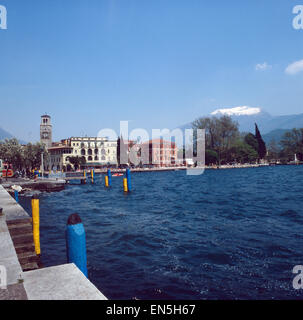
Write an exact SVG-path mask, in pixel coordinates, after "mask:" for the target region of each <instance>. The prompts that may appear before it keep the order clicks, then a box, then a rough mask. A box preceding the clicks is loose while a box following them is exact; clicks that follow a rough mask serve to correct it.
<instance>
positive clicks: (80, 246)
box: [65, 213, 87, 277]
mask: <svg viewBox="0 0 303 320" xmlns="http://www.w3.org/2000/svg"><path fill="white" fill-rule="evenodd" d="M65 237H66V253H67V261H68V263H74V264H75V265H76V266H77V267H78V268H79V269H80V270H81V271H82V273H83V274H84V275H85V276H86V277H87V259H86V239H85V230H84V226H83V224H82V221H81V218H80V217H79V215H78V214H77V213H74V214H71V215H70V216H69V217H68V220H67V226H66V232H65Z"/></svg>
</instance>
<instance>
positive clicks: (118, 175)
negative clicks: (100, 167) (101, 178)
mask: <svg viewBox="0 0 303 320" xmlns="http://www.w3.org/2000/svg"><path fill="white" fill-rule="evenodd" d="M112 176H113V177H122V176H123V173H113V174H112Z"/></svg>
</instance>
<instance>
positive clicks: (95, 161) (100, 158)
mask: <svg viewBox="0 0 303 320" xmlns="http://www.w3.org/2000/svg"><path fill="white" fill-rule="evenodd" d="M48 153H49V164H48V166H47V168H46V169H47V170H70V169H75V167H74V165H73V163H72V161H70V158H71V157H79V158H82V159H85V160H84V161H83V160H82V161H83V163H82V165H81V166H82V167H89V168H101V167H104V166H115V165H117V141H110V140H108V139H107V138H103V137H71V138H69V139H66V140H62V141H61V142H60V143H53V144H52V147H50V148H48Z"/></svg>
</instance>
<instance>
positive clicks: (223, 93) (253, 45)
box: [0, 0, 303, 141]
mask: <svg viewBox="0 0 303 320" xmlns="http://www.w3.org/2000/svg"><path fill="white" fill-rule="evenodd" d="M300 1H301V2H302V3H301V4H302V5H303V0H297V1H291V0H287V1H285V0H266V1H264V0H262V1H261V0H254V1H240V0H230V1H225V0H221V1H210V0H209V1H202V0H189V1H185V0H182V1H181V0H165V1H163V0H149V1H147V0H90V1H85V0H43V1H38V0H27V1H24V0H0V5H5V6H6V8H7V12H8V17H7V21H8V26H7V27H8V29H7V30H0V71H1V77H0V111H1V116H0V127H2V128H3V129H6V130H8V131H9V132H11V133H12V134H14V135H16V136H17V137H19V138H22V139H23V140H26V141H35V140H38V139H39V124H40V115H41V114H44V113H45V112H47V113H48V114H50V115H51V116H52V121H53V131H54V133H53V136H54V139H55V140H58V139H63V138H66V137H70V136H79V135H84V134H87V135H93V136H94V135H96V134H97V133H98V131H99V130H100V129H102V128H107V127H109V128H113V129H115V130H117V132H118V129H119V122H120V120H130V121H131V122H130V125H131V128H139V127H141V128H146V129H148V130H149V129H151V128H159V129H162V128H175V127H177V126H179V125H183V124H185V123H188V122H191V121H193V120H194V119H196V118H197V117H199V116H202V115H206V114H209V113H210V112H212V111H214V110H215V109H219V108H225V107H235V106H242V105H246V106H251V107H261V108H263V109H264V110H266V111H268V112H269V113H271V114H273V115H282V114H294V113H302V112H303V108H302V104H303V90H302V89H303V72H297V73H292V74H290V73H287V72H286V71H285V70H286V68H287V67H288V66H289V65H290V64H292V63H294V62H296V61H301V60H302V59H303V30H295V29H293V27H292V20H293V18H294V16H295V15H294V14H293V13H292V9H293V7H294V6H295V5H297V4H300Z"/></svg>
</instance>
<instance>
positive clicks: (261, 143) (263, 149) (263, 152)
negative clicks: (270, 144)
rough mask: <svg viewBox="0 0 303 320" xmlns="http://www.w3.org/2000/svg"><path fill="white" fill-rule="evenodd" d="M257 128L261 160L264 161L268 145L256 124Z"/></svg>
mask: <svg viewBox="0 0 303 320" xmlns="http://www.w3.org/2000/svg"><path fill="white" fill-rule="evenodd" d="M255 128H256V134H255V137H256V139H257V142H258V155H259V159H264V157H265V156H266V145H265V142H264V141H263V139H262V136H261V133H260V131H259V128H258V126H257V124H256V123H255Z"/></svg>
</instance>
